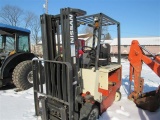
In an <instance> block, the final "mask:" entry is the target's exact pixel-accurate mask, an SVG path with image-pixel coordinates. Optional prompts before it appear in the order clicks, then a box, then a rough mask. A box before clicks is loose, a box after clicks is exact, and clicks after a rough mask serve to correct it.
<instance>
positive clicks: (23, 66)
mask: <svg viewBox="0 0 160 120" xmlns="http://www.w3.org/2000/svg"><path fill="white" fill-rule="evenodd" d="M34 57H36V56H35V54H33V53H31V48H30V30H28V29H24V28H20V27H15V26H11V25H6V24H2V23H0V87H2V86H4V85H7V84H9V83H14V85H15V86H16V87H17V88H19V89H20V90H26V89H29V88H30V87H32V86H33V80H32V75H33V74H32V59H33V58H34Z"/></svg>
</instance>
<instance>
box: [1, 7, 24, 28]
mask: <svg viewBox="0 0 160 120" xmlns="http://www.w3.org/2000/svg"><path fill="white" fill-rule="evenodd" d="M22 15H23V10H22V9H21V8H19V7H17V6H11V5H6V6H4V7H2V8H1V9H0V17H1V18H2V21H3V22H4V23H6V24H10V25H13V26H18V24H19V22H20V19H21V16H22Z"/></svg>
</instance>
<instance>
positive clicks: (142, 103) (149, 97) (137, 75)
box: [128, 40, 160, 111]
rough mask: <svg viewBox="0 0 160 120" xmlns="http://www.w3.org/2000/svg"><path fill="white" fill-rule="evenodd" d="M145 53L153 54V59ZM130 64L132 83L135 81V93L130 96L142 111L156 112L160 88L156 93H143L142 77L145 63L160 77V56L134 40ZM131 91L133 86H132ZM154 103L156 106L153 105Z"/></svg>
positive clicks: (129, 57) (159, 103)
mask: <svg viewBox="0 0 160 120" xmlns="http://www.w3.org/2000/svg"><path fill="white" fill-rule="evenodd" d="M144 51H146V52H148V53H150V54H151V56H152V58H150V57H148V56H146V55H145V53H144ZM128 60H129V62H130V77H129V79H130V81H132V80H134V91H133V92H131V94H130V95H129V96H128V98H129V99H132V100H134V102H135V103H136V105H137V106H138V107H140V108H142V109H145V110H149V111H156V110H157V109H158V108H159V105H160V87H158V89H157V90H156V91H151V92H148V93H143V84H144V79H143V78H142V77H141V71H142V64H143V62H144V63H145V64H146V65H148V66H149V67H150V68H151V69H152V70H153V71H154V72H155V74H156V75H158V76H159V77H160V56H158V55H153V54H152V53H151V52H149V51H148V50H146V49H145V48H144V47H142V46H140V44H139V42H138V41H137V40H133V41H132V44H131V47H130V52H129V56H128ZM130 90H131V84H130ZM153 103H154V104H153Z"/></svg>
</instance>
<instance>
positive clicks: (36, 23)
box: [30, 15, 40, 44]
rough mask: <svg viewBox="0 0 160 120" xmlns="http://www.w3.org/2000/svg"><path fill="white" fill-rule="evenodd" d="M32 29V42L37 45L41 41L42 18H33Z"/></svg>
mask: <svg viewBox="0 0 160 120" xmlns="http://www.w3.org/2000/svg"><path fill="white" fill-rule="evenodd" d="M30 28H31V33H32V40H33V41H32V42H34V43H36V44H37V43H38V42H39V41H40V37H39V32H40V18H39V17H38V16H36V15H35V16H34V17H33V19H32V22H31V26H30Z"/></svg>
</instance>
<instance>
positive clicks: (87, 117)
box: [79, 103, 99, 120]
mask: <svg viewBox="0 0 160 120" xmlns="http://www.w3.org/2000/svg"><path fill="white" fill-rule="evenodd" d="M98 117H99V107H98V106H97V105H96V104H91V103H85V104H84V105H83V106H82V108H81V110H80V119H79V120H97V119H98Z"/></svg>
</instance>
